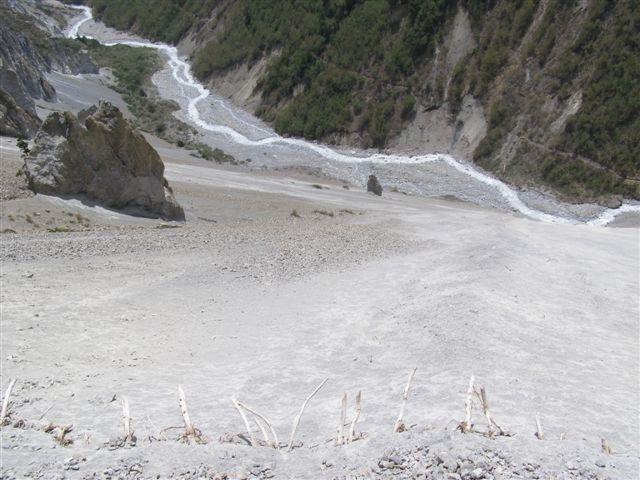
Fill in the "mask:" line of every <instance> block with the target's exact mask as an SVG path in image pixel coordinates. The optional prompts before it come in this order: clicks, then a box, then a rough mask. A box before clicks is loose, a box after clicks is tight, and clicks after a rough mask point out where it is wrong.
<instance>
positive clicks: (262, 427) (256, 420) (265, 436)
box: [253, 417, 271, 447]
mask: <svg viewBox="0 0 640 480" xmlns="http://www.w3.org/2000/svg"><path fill="white" fill-rule="evenodd" d="M253 421H254V422H255V423H256V425H257V426H258V428H259V429H260V431H261V432H262V437H263V438H264V444H265V445H266V446H267V447H268V446H270V445H271V441H270V440H269V434H268V433H267V429H266V428H265V426H264V425H263V424H262V422H261V421H260V419H259V418H258V417H253Z"/></svg>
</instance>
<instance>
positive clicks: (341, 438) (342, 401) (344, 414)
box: [336, 392, 347, 445]
mask: <svg viewBox="0 0 640 480" xmlns="http://www.w3.org/2000/svg"><path fill="white" fill-rule="evenodd" d="M346 420H347V392H344V393H343V394H342V398H341V399H340V423H339V424H338V436H337V437H336V445H342V443H343V442H344V422H345V421H346Z"/></svg>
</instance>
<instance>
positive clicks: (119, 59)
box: [80, 38, 189, 143]
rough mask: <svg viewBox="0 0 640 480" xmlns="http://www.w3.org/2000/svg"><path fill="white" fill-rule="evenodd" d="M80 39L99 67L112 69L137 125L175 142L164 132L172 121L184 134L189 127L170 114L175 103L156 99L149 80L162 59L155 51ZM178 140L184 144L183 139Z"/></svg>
mask: <svg viewBox="0 0 640 480" xmlns="http://www.w3.org/2000/svg"><path fill="white" fill-rule="evenodd" d="M80 41H81V42H82V43H83V44H84V45H85V46H86V47H87V49H88V50H89V53H90V54H91V57H92V58H93V61H94V62H95V63H96V64H97V65H98V66H99V67H108V68H110V69H111V70H112V71H113V75H114V77H115V79H116V85H115V90H117V91H118V92H119V93H120V94H121V95H122V98H123V99H124V101H125V102H126V103H127V106H128V107H129V109H130V110H131V112H132V113H133V114H134V115H135V117H136V123H137V125H136V126H137V127H139V128H141V129H142V130H145V131H148V132H150V133H155V134H156V135H158V136H160V137H164V138H167V137H169V138H167V140H169V141H174V142H175V141H176V140H175V139H174V138H171V136H170V135H168V132H167V130H168V124H169V123H173V124H174V125H173V127H174V130H177V131H183V132H184V133H185V136H186V134H187V133H188V130H189V128H188V127H187V126H186V124H182V123H181V122H179V123H178V121H177V120H176V119H175V118H174V117H173V112H174V111H175V110H177V109H178V106H177V105H176V104H175V103H173V102H169V101H167V100H162V99H160V98H158V96H157V95H156V94H155V87H154V86H153V84H152V83H151V77H152V76H153V74H154V73H155V72H157V71H158V70H159V69H160V68H161V67H162V60H161V59H160V57H159V56H158V53H157V52H156V51H155V50H153V49H151V48H137V47H129V46H126V45H114V46H111V47H107V46H104V45H101V44H100V43H98V42H97V41H95V40H91V39H87V38H82V39H81V40H80ZM181 141H182V142H183V143H184V139H182V140H181Z"/></svg>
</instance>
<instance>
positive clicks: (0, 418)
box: [0, 378, 17, 427]
mask: <svg viewBox="0 0 640 480" xmlns="http://www.w3.org/2000/svg"><path fill="white" fill-rule="evenodd" d="M16 382H17V379H16V378H14V379H13V380H11V381H10V382H9V386H8V387H7V390H6V392H5V394H4V400H2V411H0V427H1V426H4V425H5V423H6V422H7V417H8V416H9V397H10V396H11V391H12V390H13V386H14V385H15V384H16Z"/></svg>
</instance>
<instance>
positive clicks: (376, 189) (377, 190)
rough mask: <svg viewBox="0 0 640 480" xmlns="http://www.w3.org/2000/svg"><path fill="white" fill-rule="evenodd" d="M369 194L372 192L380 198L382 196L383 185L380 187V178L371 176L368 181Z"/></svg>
mask: <svg viewBox="0 0 640 480" xmlns="http://www.w3.org/2000/svg"><path fill="white" fill-rule="evenodd" d="M367 192H372V193H374V194H376V195H378V196H379V197H381V196H382V185H380V182H379V181H378V177H376V176H375V175H369V180H368V181H367Z"/></svg>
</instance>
